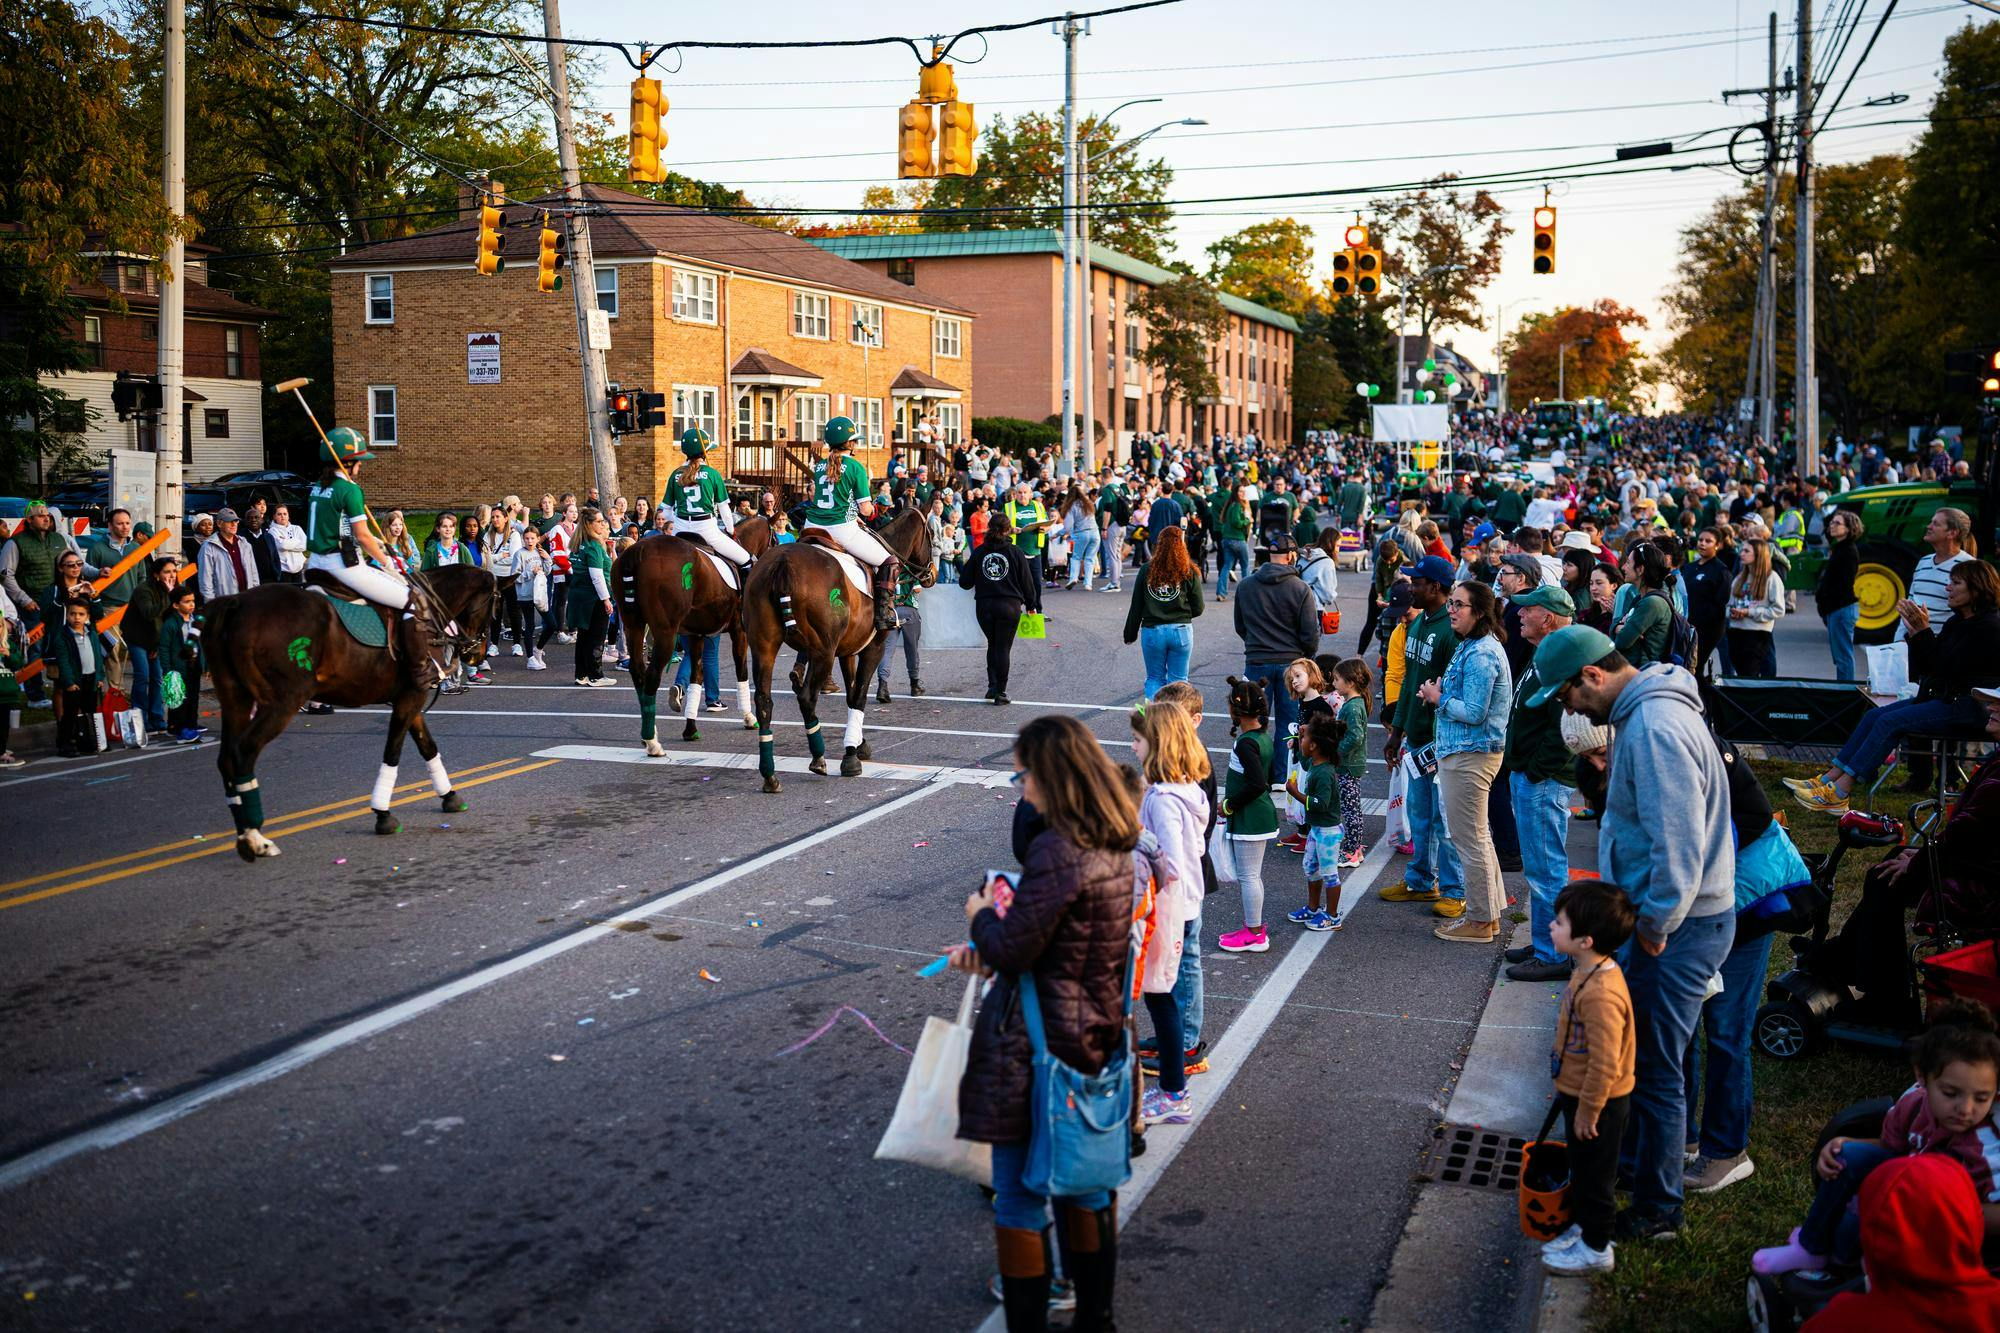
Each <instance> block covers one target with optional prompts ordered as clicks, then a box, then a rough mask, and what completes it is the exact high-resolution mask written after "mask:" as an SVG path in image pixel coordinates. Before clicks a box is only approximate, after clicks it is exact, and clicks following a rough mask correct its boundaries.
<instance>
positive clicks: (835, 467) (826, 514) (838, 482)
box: [806, 454, 868, 524]
mask: <svg viewBox="0 0 2000 1333" xmlns="http://www.w3.org/2000/svg"><path fill="white" fill-rule="evenodd" d="M867 498H868V469H867V468H865V467H863V466H861V460H860V459H858V458H855V457H853V456H852V455H850V454H831V455H829V456H827V457H826V458H823V459H821V460H820V461H818V462H817V463H814V464H813V488H812V500H811V502H810V503H809V504H807V505H806V521H807V522H809V523H820V524H833V523H845V522H847V521H848V520H849V519H854V518H859V517H860V516H861V504H862V502H863V501H864V500H866V499H867Z"/></svg>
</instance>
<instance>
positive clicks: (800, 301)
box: [792, 292, 833, 339]
mask: <svg viewBox="0 0 2000 1333" xmlns="http://www.w3.org/2000/svg"><path fill="white" fill-rule="evenodd" d="M832 327H833V298H832V297H830V296H821V295H819V294H817V293H815V292H793V293H792V336H793V337H795V338H820V339H825V338H829V337H831V336H832V334H831V332H830V330H831V329H832Z"/></svg>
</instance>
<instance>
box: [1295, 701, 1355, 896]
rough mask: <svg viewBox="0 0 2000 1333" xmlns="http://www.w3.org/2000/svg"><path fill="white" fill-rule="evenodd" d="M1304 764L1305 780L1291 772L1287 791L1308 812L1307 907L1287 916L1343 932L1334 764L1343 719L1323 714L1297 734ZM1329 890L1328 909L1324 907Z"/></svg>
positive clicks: (1338, 794)
mask: <svg viewBox="0 0 2000 1333" xmlns="http://www.w3.org/2000/svg"><path fill="white" fill-rule="evenodd" d="M1299 752H1300V756H1301V759H1300V762H1301V763H1302V764H1303V765H1304V768H1303V775H1304V778H1305V781H1303V782H1301V781H1300V780H1299V778H1300V776H1301V775H1300V773H1293V774H1292V776H1291V777H1290V778H1288V779H1287V780H1286V782H1285V792H1286V794H1288V795H1289V796H1290V797H1291V798H1292V799H1293V800H1294V801H1296V802H1298V803H1299V805H1300V806H1301V807H1302V808H1303V809H1304V810H1305V816H1306V851H1305V872H1306V905H1305V906H1304V907H1301V908H1298V909H1297V910H1295V911H1292V912H1290V913H1287V914H1286V920H1288V921H1291V922H1293V923H1294V924H1296V925H1301V926H1304V927H1305V928H1306V929H1307V930H1339V929H1340V926H1341V915H1340V782H1339V775H1338V774H1337V773H1336V772H1335V771H1334V762H1335V760H1336V758H1337V757H1338V756H1339V754H1340V721H1339V719H1337V718H1335V717H1334V716H1333V715H1332V714H1330V713H1322V714H1321V715H1319V716H1318V717H1315V718H1313V719H1312V720H1311V721H1310V722H1308V723H1307V724H1306V725H1305V728H1304V730H1303V731H1301V732H1300V734H1299ZM1322 889H1324V890H1326V893H1327V898H1326V905H1327V907H1330V908H1332V909H1333V910H1332V911H1331V912H1329V911H1327V910H1325V909H1324V908H1322V907H1321V906H1320V893H1321V891H1322Z"/></svg>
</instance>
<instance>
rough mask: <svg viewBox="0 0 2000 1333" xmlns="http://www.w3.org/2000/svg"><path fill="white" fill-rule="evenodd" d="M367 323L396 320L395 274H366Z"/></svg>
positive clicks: (385, 322) (384, 322) (388, 322)
mask: <svg viewBox="0 0 2000 1333" xmlns="http://www.w3.org/2000/svg"><path fill="white" fill-rule="evenodd" d="M367 322H368V323H370V324H393V323H395V322H396V275H395V274H393V273H370V274H369V275H368V320H367Z"/></svg>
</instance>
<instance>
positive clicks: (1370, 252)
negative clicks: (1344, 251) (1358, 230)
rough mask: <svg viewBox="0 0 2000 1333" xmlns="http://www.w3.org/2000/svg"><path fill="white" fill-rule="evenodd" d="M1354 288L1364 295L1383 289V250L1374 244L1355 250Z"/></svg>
mask: <svg viewBox="0 0 2000 1333" xmlns="http://www.w3.org/2000/svg"><path fill="white" fill-rule="evenodd" d="M1354 290H1355V291H1356V292H1357V293H1359V294H1360V295H1362V296H1375V295H1378V294H1380V292H1381V290H1382V252H1381V251H1380V250H1377V249H1376V248H1375V247H1374V246H1372V245H1370V246H1366V247H1364V248H1362V249H1359V250H1356V251H1355V252H1354Z"/></svg>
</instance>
